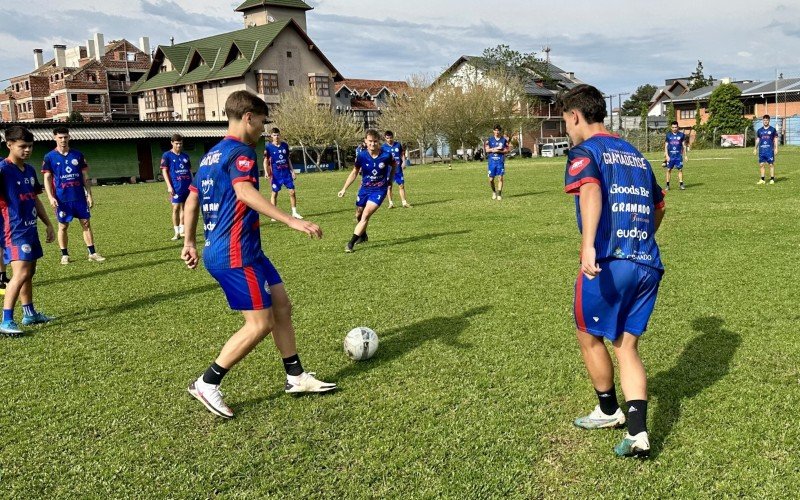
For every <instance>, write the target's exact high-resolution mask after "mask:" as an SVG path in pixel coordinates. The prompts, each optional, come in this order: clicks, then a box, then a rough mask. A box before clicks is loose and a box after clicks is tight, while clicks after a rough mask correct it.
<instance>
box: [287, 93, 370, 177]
mask: <svg viewBox="0 0 800 500" xmlns="http://www.w3.org/2000/svg"><path fill="white" fill-rule="evenodd" d="M273 118H274V120H275V123H276V125H277V127H278V128H280V129H281V135H283V136H285V137H286V139H287V141H289V142H295V143H298V144H300V145H301V146H303V148H304V149H307V150H310V152H311V154H310V155H309V156H311V160H312V161H313V162H314V164H315V166H316V168H317V170H319V169H320V164H321V163H322V157H323V155H324V153H325V150H326V149H327V148H328V147H329V146H331V145H332V144H333V143H334V142H338V143H339V145H340V146H351V145H355V144H357V143H358V140H359V139H360V138H361V135H362V134H361V132H362V130H361V127H359V125H358V124H357V123H355V122H354V121H353V119H352V117H351V116H349V115H344V114H337V113H334V112H333V111H332V110H331V108H330V106H320V105H319V104H318V102H317V98H316V96H312V95H309V94H308V93H307V91H303V90H301V89H299V88H296V89H294V90H292V91H291V92H287V93H285V94H283V95H281V103H280V105H279V106H277V107H276V111H275V113H274V114H273Z"/></svg>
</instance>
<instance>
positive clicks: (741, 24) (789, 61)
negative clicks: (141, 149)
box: [0, 0, 800, 94]
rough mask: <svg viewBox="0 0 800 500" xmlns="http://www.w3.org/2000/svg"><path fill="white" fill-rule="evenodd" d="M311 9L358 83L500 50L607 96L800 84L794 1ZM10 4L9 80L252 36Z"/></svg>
mask: <svg viewBox="0 0 800 500" xmlns="http://www.w3.org/2000/svg"><path fill="white" fill-rule="evenodd" d="M306 2H307V3H308V4H309V5H311V6H312V7H314V10H311V11H309V12H308V14H307V21H308V34H309V36H310V37H311V38H312V40H314V42H315V43H316V44H317V46H318V47H319V48H320V49H321V50H322V51H323V53H325V55H326V56H327V57H328V59H329V60H330V61H331V62H332V63H333V65H334V66H335V67H336V68H337V69H338V70H339V71H340V72H341V73H342V75H344V76H345V77H347V78H368V79H386V80H405V79H407V78H408V77H409V76H410V75H412V74H425V75H429V76H434V77H435V76H438V75H439V74H440V73H441V72H442V71H443V70H444V69H445V68H447V67H448V66H450V65H451V64H452V63H454V62H455V61H456V60H457V59H458V57H459V56H461V55H480V53H481V52H483V50H484V49H485V48H487V47H494V46H497V45H499V44H507V45H509V46H510V47H511V48H512V49H515V50H518V51H520V52H525V53H529V52H535V53H537V54H543V53H542V48H543V47H544V46H549V47H550V48H551V52H550V59H551V61H552V62H553V64H555V65H556V66H559V67H561V68H562V69H564V70H566V71H573V72H574V73H575V76H576V77H578V78H580V79H581V80H583V81H585V82H587V83H591V84H593V85H595V86H597V87H598V88H600V89H601V90H602V91H603V92H605V93H607V94H619V93H624V92H632V91H633V90H635V89H636V88H637V87H638V86H640V85H642V84H645V83H650V84H654V85H663V82H664V80H665V79H667V78H675V77H685V76H688V75H689V74H690V73H691V72H692V71H694V69H695V67H696V65H697V61H698V60H702V61H703V65H704V68H705V75H706V76H709V75H712V76H714V77H715V78H723V77H731V78H733V79H750V80H769V79H773V78H775V74H776V70H777V71H779V72H781V73H783V74H784V76H786V77H800V23H798V22H796V21H797V20H800V3H798V2H795V1H792V2H790V1H789V0H783V1H779V0H761V1H759V2H752V1H742V0H702V1H698V0H672V1H670V2H664V1H660V2H653V1H650V0H636V1H634V0H627V1H623V0H606V1H604V2H598V1H597V0H570V1H569V2H553V1H540V0H527V1H520V0H518V1H509V0H495V1H494V2H483V1H480V2H479V1H477V0H400V1H393V2H386V3H385V4H383V5H381V4H380V3H378V2H365V1H363V0H362V1H355V0H306ZM3 3H4V4H6V5H5V6H4V7H3V13H4V21H3V28H2V31H0V79H3V78H9V77H11V76H16V75H19V74H22V73H26V72H28V71H30V70H31V69H32V66H33V49H34V48H42V49H44V56H45V60H47V59H50V58H52V57H53V48H52V47H53V45H54V44H66V45H67V46H68V47H70V46H74V45H78V44H82V45H86V40H87V39H90V38H92V36H93V34H94V33H95V32H98V31H99V32H101V33H103V34H104V35H105V40H106V42H109V41H110V40H113V39H119V38H126V39H128V40H129V41H131V42H133V43H134V44H137V43H138V40H139V37H140V36H149V37H150V43H151V47H153V48H154V47H155V46H156V45H159V44H163V45H168V44H169V43H170V42H169V40H170V37H175V41H176V42H184V41H188V40H192V39H194V38H199V37H204V36H209V35H212V34H216V33H221V32H224V31H232V30H235V29H240V28H242V27H244V25H243V22H242V17H241V14H239V13H237V12H234V10H233V9H234V8H235V7H236V6H237V5H238V4H239V3H240V2H239V1H236V0H103V1H97V0H61V1H60V2H56V3H53V2H52V0H26V1H25V2H15V3H13V4H11V2H10V0H3ZM8 4H10V5H8ZM558 4H562V5H563V4H567V5H568V6H569V7H563V6H560V7H557V5H558ZM365 5H369V7H368V8H365V7H364V6H365ZM666 5H669V7H668V8H666V7H665V6H666ZM56 6H57V7H56ZM376 6H377V7H376ZM3 85H4V83H0V86H3Z"/></svg>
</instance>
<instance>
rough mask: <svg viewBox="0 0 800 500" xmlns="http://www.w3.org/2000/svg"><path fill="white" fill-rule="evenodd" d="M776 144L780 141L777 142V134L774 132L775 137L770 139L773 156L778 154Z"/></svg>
mask: <svg viewBox="0 0 800 500" xmlns="http://www.w3.org/2000/svg"><path fill="white" fill-rule="evenodd" d="M778 142H780V141H779V140H778V132H777V131H776V132H775V137H773V138H772V151H773V154H778Z"/></svg>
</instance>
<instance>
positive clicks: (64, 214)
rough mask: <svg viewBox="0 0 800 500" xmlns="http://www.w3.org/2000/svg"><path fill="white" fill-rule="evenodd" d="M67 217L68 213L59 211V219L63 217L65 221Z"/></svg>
mask: <svg viewBox="0 0 800 500" xmlns="http://www.w3.org/2000/svg"><path fill="white" fill-rule="evenodd" d="M66 215H67V214H66V213H65V212H64V211H63V210H59V211H58V216H59V217H61V218H62V219H63V218H64V217H66Z"/></svg>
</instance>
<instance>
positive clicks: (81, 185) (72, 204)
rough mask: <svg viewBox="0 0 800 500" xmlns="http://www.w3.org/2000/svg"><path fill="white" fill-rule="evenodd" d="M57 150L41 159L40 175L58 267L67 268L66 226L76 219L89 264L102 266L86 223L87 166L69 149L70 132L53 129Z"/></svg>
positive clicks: (88, 204)
mask: <svg viewBox="0 0 800 500" xmlns="http://www.w3.org/2000/svg"><path fill="white" fill-rule="evenodd" d="M53 139H54V140H55V142H56V148H55V149H54V150H52V151H50V152H49V153H47V154H46V155H45V156H44V161H42V175H43V176H44V189H45V192H46V193H47V199H48V200H49V201H50V206H51V207H53V209H54V210H55V213H56V220H57V221H58V246H59V248H61V263H62V264H69V263H70V258H69V249H68V247H69V245H68V242H69V223H70V222H72V220H73V219H75V218H77V219H78V221H80V223H81V228H82V229H83V242H84V243H86V248H87V249H88V251H89V261H91V262H103V261H105V260H106V258H105V257H103V256H101V255H100V254H99V253H97V250H95V245H94V234H93V233H92V226H91V224H90V223H89V219H90V218H91V213H90V211H89V209H90V208H92V206H93V205H94V201H93V200H92V183H91V182H90V181H89V165H87V164H86V158H84V156H83V154H82V153H81V152H80V151H78V150H76V149H73V148H70V146H69V129H67V128H66V127H56V128H55V129H53Z"/></svg>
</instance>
